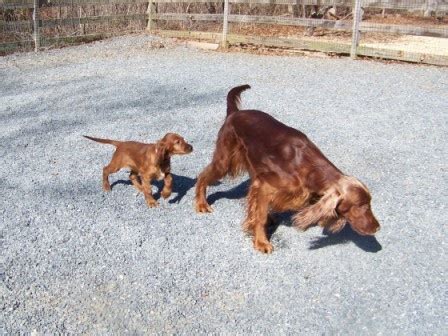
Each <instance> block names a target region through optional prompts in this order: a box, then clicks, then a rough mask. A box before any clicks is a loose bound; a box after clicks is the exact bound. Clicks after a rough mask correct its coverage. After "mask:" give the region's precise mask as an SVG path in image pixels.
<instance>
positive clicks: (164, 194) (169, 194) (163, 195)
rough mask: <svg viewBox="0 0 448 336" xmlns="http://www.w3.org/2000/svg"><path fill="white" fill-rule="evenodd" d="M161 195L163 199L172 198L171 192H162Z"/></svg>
mask: <svg viewBox="0 0 448 336" xmlns="http://www.w3.org/2000/svg"><path fill="white" fill-rule="evenodd" d="M160 195H161V196H162V197H163V198H165V199H166V198H168V197H170V196H171V191H165V190H162V192H161V193H160Z"/></svg>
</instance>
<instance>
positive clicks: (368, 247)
mask: <svg viewBox="0 0 448 336" xmlns="http://www.w3.org/2000/svg"><path fill="white" fill-rule="evenodd" d="M293 215H294V212H284V213H278V214H275V215H274V216H273V218H272V219H271V220H270V223H269V224H270V225H269V226H268V237H269V238H270V237H271V236H272V235H273V234H274V233H275V231H276V230H277V229H278V227H279V226H280V225H285V226H288V227H292V226H293V224H292V216H293ZM322 234H323V236H322V237H316V238H314V239H312V240H311V242H310V245H309V247H308V248H309V249H310V250H317V249H320V248H324V247H327V246H332V245H339V244H348V243H350V242H352V243H354V244H355V245H356V246H358V247H359V248H360V249H361V250H363V251H365V252H370V253H376V252H378V251H381V250H382V246H381V244H380V243H379V242H378V240H377V239H376V238H375V236H361V235H359V234H358V233H356V232H355V231H354V230H353V229H352V228H351V227H350V225H348V224H347V225H346V226H345V227H344V228H343V229H342V230H341V231H340V232H338V233H331V232H329V231H328V230H326V229H323V231H322Z"/></svg>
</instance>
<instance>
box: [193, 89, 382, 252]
mask: <svg viewBox="0 0 448 336" xmlns="http://www.w3.org/2000/svg"><path fill="white" fill-rule="evenodd" d="M248 88H250V86H249V85H243V86H239V87H236V88H233V89H232V90H230V92H229V94H228V96H227V118H226V120H225V122H224V125H223V126H222V127H221V129H220V130H219V133H218V139H217V141H216V149H215V152H214V154H213V160H212V162H211V163H210V164H209V165H208V166H207V167H206V168H205V169H204V171H203V172H202V173H201V174H200V175H199V177H198V181H197V184H196V211H197V212H211V211H212V208H211V207H210V205H209V204H208V203H207V200H206V189H207V186H208V185H210V184H211V183H213V182H215V181H217V180H219V179H221V178H222V177H224V176H225V175H231V176H235V175H237V174H238V173H240V172H243V171H248V172H249V175H250V177H251V181H252V182H251V186H250V189H249V193H248V197H247V198H248V202H247V204H248V205H247V216H246V220H245V222H244V229H245V230H246V231H248V232H250V233H252V234H253V235H254V247H255V248H256V249H257V250H259V251H261V252H265V253H270V252H271V251H272V245H271V243H270V242H269V241H268V238H267V234H266V225H267V222H268V216H269V212H270V211H287V210H296V211H298V213H297V214H296V215H295V216H294V223H295V225H296V226H297V227H298V228H300V229H302V230H306V229H307V228H308V227H310V226H312V225H316V224H317V225H320V226H323V227H327V228H328V229H329V230H330V231H332V232H338V231H340V230H341V229H342V228H343V227H344V226H345V223H346V221H348V222H349V223H350V225H351V226H352V227H353V229H354V230H356V231H357V232H358V233H360V234H365V235H371V234H374V233H375V232H376V231H377V230H378V229H379V224H378V221H377V220H376V219H375V217H374V215H373V213H372V211H371V209H370V199H371V197H370V193H369V191H368V189H367V188H366V187H365V186H364V185H363V184H362V183H361V182H360V181H359V180H357V179H356V178H354V177H350V176H346V175H344V174H343V173H342V172H341V171H340V170H339V169H338V168H336V167H335V166H334V165H333V164H332V163H331V162H330V161H329V160H328V159H327V158H326V157H325V156H324V155H323V154H322V152H321V151H320V150H319V148H317V146H316V145H315V144H314V143H313V142H311V141H310V140H309V139H308V138H307V137H306V135H305V134H303V133H302V132H300V131H298V130H296V129H293V128H291V127H288V126H286V125H284V124H282V123H281V122H279V121H278V120H276V119H274V118H273V117H271V116H270V115H268V114H266V113H264V112H261V111H256V110H239V102H240V94H241V92H242V91H244V90H246V89H248Z"/></svg>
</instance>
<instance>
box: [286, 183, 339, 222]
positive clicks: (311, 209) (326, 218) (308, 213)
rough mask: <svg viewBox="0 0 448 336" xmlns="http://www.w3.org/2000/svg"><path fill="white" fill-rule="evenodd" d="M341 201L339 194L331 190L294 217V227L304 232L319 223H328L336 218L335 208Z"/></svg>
mask: <svg viewBox="0 0 448 336" xmlns="http://www.w3.org/2000/svg"><path fill="white" fill-rule="evenodd" d="M341 200H342V197H341V194H340V193H339V192H338V191H337V190H332V191H329V192H328V193H326V194H325V195H323V196H322V198H321V199H320V200H319V201H317V202H316V203H314V204H311V205H309V206H307V207H305V208H304V209H302V210H301V211H300V212H298V213H297V214H296V215H295V216H294V217H293V220H294V226H295V227H297V228H298V229H300V230H303V231H305V230H306V229H308V228H309V227H310V226H312V225H315V224H317V223H319V222H321V223H329V222H332V221H330V219H335V218H337V217H338V214H337V212H336V207H337V206H338V204H339V202H340V201H341Z"/></svg>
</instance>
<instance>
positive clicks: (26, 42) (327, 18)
mask: <svg viewBox="0 0 448 336" xmlns="http://www.w3.org/2000/svg"><path fill="white" fill-rule="evenodd" d="M447 12H448V0H221V1H207V0H151V1H150V2H148V1H143V0H0V53H7V52H9V51H14V50H29V49H32V48H35V47H37V48H46V47H51V46H54V45H60V44H67V43H77V42H83V41H90V40H94V39H99V38H103V37H105V36H110V35H115V34H123V33H127V32H131V31H143V30H145V29H149V30H151V31H153V32H157V33H159V34H162V35H165V36H176V37H189V38H199V39H206V40H210V41H215V42H218V43H221V44H222V45H223V46H226V45H229V44H230V45H237V46H266V47H276V48H289V49H301V50H302V49H306V50H314V51H323V52H327V53H337V54H352V56H355V55H357V56H370V57H378V58H385V59H397V60H404V61H412V62H424V63H430V64H441V65H448V39H447V37H448V17H447Z"/></svg>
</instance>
